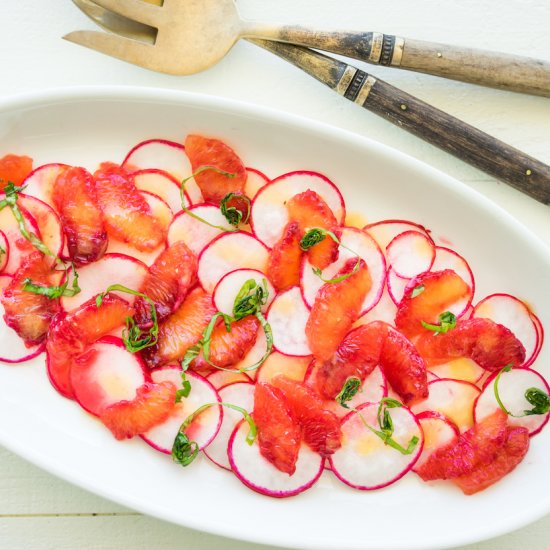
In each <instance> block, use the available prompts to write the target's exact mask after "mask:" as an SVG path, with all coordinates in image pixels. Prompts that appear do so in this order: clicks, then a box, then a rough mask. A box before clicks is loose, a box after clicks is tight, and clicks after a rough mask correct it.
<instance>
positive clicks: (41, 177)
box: [21, 163, 68, 204]
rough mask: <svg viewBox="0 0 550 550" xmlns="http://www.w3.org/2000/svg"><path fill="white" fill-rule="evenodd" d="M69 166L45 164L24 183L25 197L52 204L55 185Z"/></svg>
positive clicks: (34, 171) (36, 169)
mask: <svg viewBox="0 0 550 550" xmlns="http://www.w3.org/2000/svg"><path fill="white" fill-rule="evenodd" d="M66 168H68V166H67V165H66V164H60V163H52V164H43V165H42V166H39V167H38V168H35V169H34V170H33V171H32V172H31V173H30V174H29V175H28V176H27V177H26V178H25V181H24V182H23V184H22V186H21V187H24V188H25V195H30V196H32V197H36V198H37V199H40V200H41V201H44V202H46V203H47V204H51V202H52V193H53V184H54V183H55V180H56V179H57V176H59V174H61V172H63V171H64V170H65V169H66Z"/></svg>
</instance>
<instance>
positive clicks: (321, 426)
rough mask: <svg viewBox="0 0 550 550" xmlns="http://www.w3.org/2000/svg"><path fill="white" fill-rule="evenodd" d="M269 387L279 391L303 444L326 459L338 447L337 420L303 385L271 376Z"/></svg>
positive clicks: (338, 432) (339, 442)
mask: <svg viewBox="0 0 550 550" xmlns="http://www.w3.org/2000/svg"><path fill="white" fill-rule="evenodd" d="M271 384H272V385H273V386H275V387H276V388H279V389H280V390H281V391H282V392H283V395H284V396H285V399H286V401H287V403H288V405H289V407H290V410H291V412H292V415H293V416H294V418H296V421H297V422H298V424H299V425H300V427H301V428H302V432H303V437H304V441H305V442H306V443H307V444H308V445H309V446H310V447H311V449H312V450H314V451H315V452H317V453H319V454H320V455H321V456H329V455H331V454H332V453H334V452H335V451H336V450H338V449H339V448H340V447H341V445H342V442H341V440H342V431H341V429H340V420H339V419H338V417H337V416H336V415H335V414H334V413H332V412H330V411H328V410H325V407H324V402H323V400H322V399H321V398H320V397H319V396H318V395H317V393H315V392H314V391H313V390H312V389H311V388H309V387H308V386H306V385H305V384H303V383H301V382H298V381H296V380H292V379H290V378H287V377H286V376H283V375H278V376H275V377H274V378H273V379H272V380H271Z"/></svg>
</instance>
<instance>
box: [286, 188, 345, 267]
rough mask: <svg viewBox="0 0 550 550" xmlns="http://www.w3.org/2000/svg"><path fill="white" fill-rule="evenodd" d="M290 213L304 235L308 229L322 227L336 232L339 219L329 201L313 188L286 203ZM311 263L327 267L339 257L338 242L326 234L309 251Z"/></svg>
mask: <svg viewBox="0 0 550 550" xmlns="http://www.w3.org/2000/svg"><path fill="white" fill-rule="evenodd" d="M286 206H287V208H288V215H289V217H290V219H291V220H292V221H295V222H297V223H298V225H299V227H300V231H301V234H302V236H303V235H304V234H305V233H306V231H307V230H308V229H312V228H320V229H324V230H326V231H331V232H333V233H334V232H335V231H336V230H337V228H338V221H337V220H336V217H335V216H334V213H333V212H332V210H331V209H330V208H329V207H328V205H327V203H326V202H325V201H324V200H323V199H322V198H321V197H320V196H319V195H318V194H317V193H316V192H315V191H312V190H311V189H308V190H307V191H304V192H303V193H299V194H298V195H294V197H292V198H291V199H290V200H289V201H288V202H287V204H286ZM307 255H308V257H309V261H310V263H311V264H312V265H313V266H314V267H317V268H319V269H325V267H327V266H329V265H330V264H331V263H332V262H334V261H336V260H337V258H338V243H336V242H335V241H334V240H333V239H331V238H330V237H328V236H326V237H325V239H324V240H323V241H321V242H320V243H318V244H316V245H315V246H313V247H311V248H310V249H309V250H308V251H307Z"/></svg>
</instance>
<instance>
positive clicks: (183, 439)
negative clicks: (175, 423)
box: [172, 432, 199, 467]
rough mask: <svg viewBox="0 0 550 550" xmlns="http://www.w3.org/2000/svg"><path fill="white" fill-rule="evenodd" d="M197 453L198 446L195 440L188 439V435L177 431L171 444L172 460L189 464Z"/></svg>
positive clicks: (185, 464) (182, 464) (184, 464)
mask: <svg viewBox="0 0 550 550" xmlns="http://www.w3.org/2000/svg"><path fill="white" fill-rule="evenodd" d="M198 454H199V446H198V445H197V443H196V442H195V441H190V440H189V437H187V435H185V434H184V433H181V432H179V433H178V435H176V439H175V440H174V445H173V446H172V458H173V460H174V462H176V463H177V464H180V465H181V466H184V467H185V466H189V464H191V463H192V462H193V461H194V460H195V458H197V455H198Z"/></svg>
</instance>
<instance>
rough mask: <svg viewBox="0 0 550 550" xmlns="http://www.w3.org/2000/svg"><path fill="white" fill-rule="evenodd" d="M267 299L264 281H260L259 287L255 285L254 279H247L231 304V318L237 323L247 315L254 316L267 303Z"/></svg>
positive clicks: (265, 282) (265, 281) (267, 294)
mask: <svg viewBox="0 0 550 550" xmlns="http://www.w3.org/2000/svg"><path fill="white" fill-rule="evenodd" d="M268 297H269V293H268V290H267V280H266V279H263V280H262V285H261V286H260V285H257V284H256V281H255V280H254V279H248V280H247V281H245V283H244V284H243V286H242V287H241V289H240V290H239V293H238V294H237V297H236V298H235V302H234V303H233V317H234V318H235V320H236V321H238V320H239V319H243V318H244V317H247V316H248V315H255V314H256V312H258V311H260V310H261V308H262V306H264V305H265V304H266V303H267V299H268Z"/></svg>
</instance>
